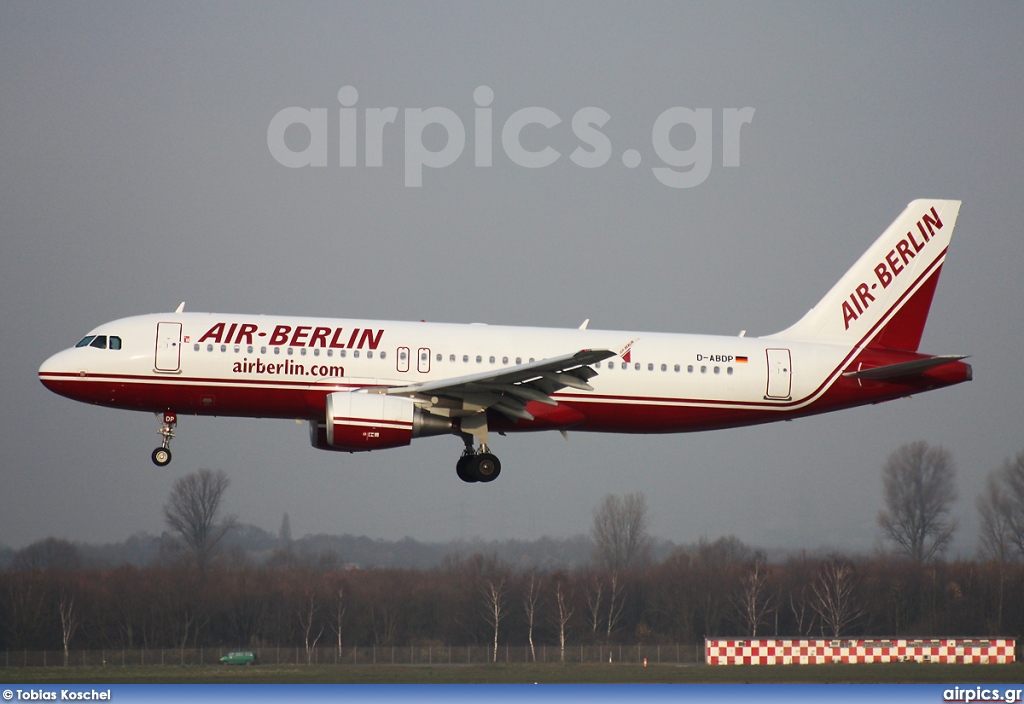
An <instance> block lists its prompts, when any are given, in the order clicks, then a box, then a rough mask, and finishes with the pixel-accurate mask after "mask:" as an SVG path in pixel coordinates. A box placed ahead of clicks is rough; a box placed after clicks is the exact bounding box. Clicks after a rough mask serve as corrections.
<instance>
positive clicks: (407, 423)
mask: <svg viewBox="0 0 1024 704" xmlns="http://www.w3.org/2000/svg"><path fill="white" fill-rule="evenodd" d="M326 416H327V417H326V420H325V422H323V423H321V422H317V421H311V422H310V424H309V441H310V443H311V444H312V445H313V447H315V448H317V449H318V450H339V451H342V452H367V451H369V450H384V449H387V448H389V447H402V446H404V445H408V444H409V443H411V442H412V439H413V438H419V437H427V436H430V435H446V434H448V433H450V432H452V421H451V419H450V418H445V417H442V416H437V415H433V414H431V413H427V412H425V411H423V410H422V409H420V408H417V407H416V405H415V404H414V403H413V402H412V401H411V400H409V399H407V398H399V397H397V396H387V395H385V394H375V393H361V392H358V391H339V392H336V393H333V394H328V396H327V414H326Z"/></svg>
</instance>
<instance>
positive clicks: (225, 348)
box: [220, 345, 228, 352]
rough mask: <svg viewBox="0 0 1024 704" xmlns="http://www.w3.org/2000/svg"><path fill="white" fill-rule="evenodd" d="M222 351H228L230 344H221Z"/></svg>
mask: <svg viewBox="0 0 1024 704" xmlns="http://www.w3.org/2000/svg"><path fill="white" fill-rule="evenodd" d="M220 351H221V352H227V351H228V346H227V345H221V346H220Z"/></svg>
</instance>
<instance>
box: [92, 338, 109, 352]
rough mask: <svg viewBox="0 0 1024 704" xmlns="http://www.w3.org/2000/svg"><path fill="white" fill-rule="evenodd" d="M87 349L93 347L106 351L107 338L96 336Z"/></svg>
mask: <svg viewBox="0 0 1024 704" xmlns="http://www.w3.org/2000/svg"><path fill="white" fill-rule="evenodd" d="M89 347H95V348H96V349H98V350H105V349H107V336H106V335H97V336H96V339H94V340H93V341H92V342H90V343H89Z"/></svg>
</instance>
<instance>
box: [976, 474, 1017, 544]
mask: <svg viewBox="0 0 1024 704" xmlns="http://www.w3.org/2000/svg"><path fill="white" fill-rule="evenodd" d="M976 505H977V507H978V513H979V514H980V515H981V529H980V533H979V535H978V543H979V551H980V552H981V554H982V555H983V556H985V557H988V558H991V559H993V560H996V561H997V562H1000V563H1005V562H1009V561H1010V560H1011V559H1012V558H1013V557H1014V553H1015V552H1016V551H1015V550H1014V544H1013V542H1014V541H1013V518H1012V513H1013V507H1012V501H1011V499H1010V497H1009V496H1008V495H1007V493H1006V488H1005V486H1004V481H1003V475H1002V471H1000V470H997V471H994V472H989V475H988V477H986V479H985V491H984V492H983V493H982V494H980V495H979V496H978V499H977V504H976Z"/></svg>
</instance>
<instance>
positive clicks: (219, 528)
mask: <svg viewBox="0 0 1024 704" xmlns="http://www.w3.org/2000/svg"><path fill="white" fill-rule="evenodd" d="M230 483H231V480H230V479H228V477H227V475H226V474H224V472H223V471H222V470H217V471H216V472H213V471H211V470H209V469H200V470H199V471H198V472H194V473H192V474H186V475H185V476H184V477H179V478H178V479H176V480H175V482H174V485H173V487H172V488H171V495H170V496H169V497H168V500H167V503H166V504H165V505H164V519H165V520H166V521H167V525H168V526H169V527H170V528H171V529H172V530H174V531H175V532H176V533H178V535H180V536H181V539H182V540H183V541H184V542H185V545H186V546H187V547H188V549H189V551H190V552H191V553H192V555H193V556H194V557H195V560H196V565H197V566H198V567H199V569H200V571H202V570H204V569H205V568H206V564H207V562H208V560H209V558H210V556H211V555H212V554H213V550H214V548H215V547H216V546H217V543H219V542H220V540H221V538H223V537H224V535H225V534H226V533H227V532H228V531H229V530H230V529H231V527H232V526H233V525H234V524H235V517H234V516H229V517H228V518H227V519H226V520H225V521H223V522H222V523H221V524H220V525H218V524H217V512H218V511H219V510H220V504H221V501H223V500H224V492H225V491H226V490H227V488H228V484H230Z"/></svg>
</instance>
